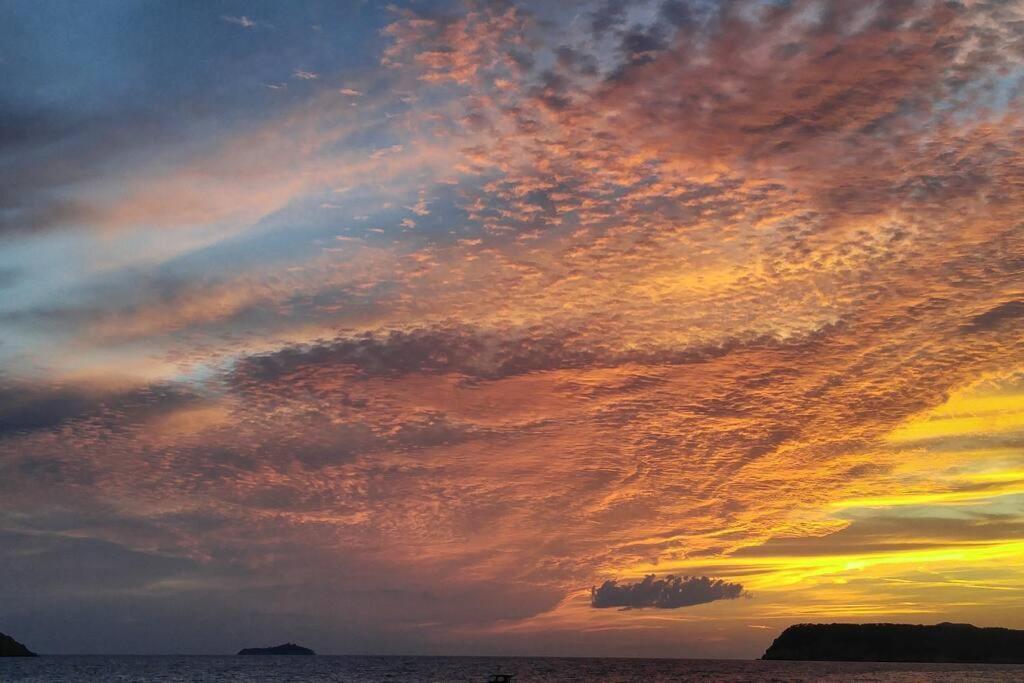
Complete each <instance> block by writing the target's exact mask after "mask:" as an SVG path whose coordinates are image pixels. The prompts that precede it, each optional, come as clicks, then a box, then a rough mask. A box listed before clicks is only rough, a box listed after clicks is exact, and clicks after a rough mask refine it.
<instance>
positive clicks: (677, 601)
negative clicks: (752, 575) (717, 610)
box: [590, 574, 745, 609]
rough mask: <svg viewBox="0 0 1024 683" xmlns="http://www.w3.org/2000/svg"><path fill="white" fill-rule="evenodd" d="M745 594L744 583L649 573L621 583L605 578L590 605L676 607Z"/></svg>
mask: <svg viewBox="0 0 1024 683" xmlns="http://www.w3.org/2000/svg"><path fill="white" fill-rule="evenodd" d="M742 595H745V593H744V592H743V586H742V585H741V584H738V583H729V582H728V581H723V580H722V579H712V578H709V577H707V576H672V575H671V574H670V575H668V576H666V577H665V578H664V579H656V578H654V574H648V575H647V576H645V577H644V578H643V580H642V581H637V582H635V583H622V584H620V583H619V582H618V581H616V580H610V581H605V582H604V583H602V584H601V586H600V587H598V588H591V589H590V606H591V607H595V608H598V609H600V608H604V607H626V608H631V607H658V608H661V609H675V608H677V607H689V606H690V605H701V604H703V603H706V602H714V601H715V600H735V599H736V598H738V597H740V596H742Z"/></svg>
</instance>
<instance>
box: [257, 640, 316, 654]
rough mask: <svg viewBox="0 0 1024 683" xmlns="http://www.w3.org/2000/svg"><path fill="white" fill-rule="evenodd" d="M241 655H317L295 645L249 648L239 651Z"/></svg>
mask: <svg viewBox="0 0 1024 683" xmlns="http://www.w3.org/2000/svg"><path fill="white" fill-rule="evenodd" d="M238 654H240V655H315V654H316V653H315V652H313V651H312V650H310V649H309V648H308V647H302V646H301V645H296V644H295V643H285V644H284V645H276V646H274V647H247V648H245V649H244V650H239V651H238Z"/></svg>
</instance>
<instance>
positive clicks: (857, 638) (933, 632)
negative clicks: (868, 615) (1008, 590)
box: [761, 622, 1024, 664]
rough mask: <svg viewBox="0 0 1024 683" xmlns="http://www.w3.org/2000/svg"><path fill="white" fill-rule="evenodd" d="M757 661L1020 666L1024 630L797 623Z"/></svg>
mask: <svg viewBox="0 0 1024 683" xmlns="http://www.w3.org/2000/svg"><path fill="white" fill-rule="evenodd" d="M761 659H788V660H815V661H829V662H956V663H985V664H1024V631H1013V630H1010V629H1008V628H979V627H977V626H972V625H971V624H950V623H948V622H946V623H942V624H935V625H934V626H924V625H915V624H797V625H796V626H790V627H789V628H787V629H786V630H785V631H783V632H782V634H781V635H780V636H779V637H778V638H776V639H775V642H774V643H772V644H771V647H769V648H768V650H767V651H766V652H765V653H764V656H763V657H762V658H761Z"/></svg>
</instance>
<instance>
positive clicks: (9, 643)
mask: <svg viewBox="0 0 1024 683" xmlns="http://www.w3.org/2000/svg"><path fill="white" fill-rule="evenodd" d="M36 656H37V655H36V653H35V652H32V651H31V650H29V649H28V648H27V647H25V646H24V645H22V644H21V643H19V642H18V641H16V640H15V639H14V638H11V637H10V636H5V635H4V634H3V633H0V657H36Z"/></svg>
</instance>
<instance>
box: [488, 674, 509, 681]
mask: <svg viewBox="0 0 1024 683" xmlns="http://www.w3.org/2000/svg"><path fill="white" fill-rule="evenodd" d="M513 678H515V674H491V677H490V679H488V681H487V683H513V681H512V679H513Z"/></svg>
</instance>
